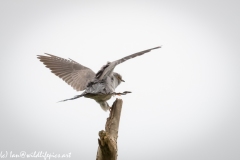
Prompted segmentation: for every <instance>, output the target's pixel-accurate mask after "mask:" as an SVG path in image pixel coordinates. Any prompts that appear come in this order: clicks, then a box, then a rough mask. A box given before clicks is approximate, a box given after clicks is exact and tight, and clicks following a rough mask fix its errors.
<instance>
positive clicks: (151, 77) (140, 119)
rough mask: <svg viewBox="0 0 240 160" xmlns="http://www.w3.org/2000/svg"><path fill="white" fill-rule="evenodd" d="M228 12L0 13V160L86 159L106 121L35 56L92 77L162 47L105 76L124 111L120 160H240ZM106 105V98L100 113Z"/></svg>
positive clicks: (29, 9) (18, 4)
mask: <svg viewBox="0 0 240 160" xmlns="http://www.w3.org/2000/svg"><path fill="white" fill-rule="evenodd" d="M239 7H240V4H239V2H238V1H236V0H235V1H234V0H228V1H225V0H224V1H214V0H201V1H190V0H189V1H187V0H180V1H173V0H172V1H171V0H168V1H158V0H152V1H151V0H146V1H104V0H102V1H87V0H86V1H80V0H79V1H73V0H72V1H49V0H48V1H46V0H41V1H40V0H39V1H30V0H22V1H17V0H15V1H12V0H5V1H4V0H2V1H1V2H0V20H1V21H0V24H1V25H0V44H1V45H0V54H1V59H0V62H1V69H0V73H1V80H0V87H1V91H0V94H1V99H0V106H1V108H0V127H1V132H0V141H1V143H0V152H1V151H3V152H5V151H13V152H14V153H19V152H20V151H26V152H28V153H31V152H34V151H48V152H49V153H59V154H64V153H69V152H71V155H72V157H71V159H73V160H77V159H78V160H80V159H82V160H91V159H95V157H96V152H97V138H98V132H99V131H100V130H102V129H104V126H105V122H106V118H107V117H108V113H107V112H103V111H102V110H101V108H100V107H99V106H98V104H96V103H95V102H94V101H93V100H90V99H86V98H81V99H77V100H74V101H68V102H64V103H56V102H57V101H59V100H62V99H66V98H71V97H73V96H75V95H77V94H80V93H79V92H76V91H75V90H73V89H72V88H71V87H70V86H69V85H67V84H66V83H65V82H63V81H62V80H61V79H59V78H58V77H56V76H55V75H54V74H52V73H51V72H50V71H49V69H47V68H45V67H44V65H43V64H42V63H40V62H39V61H38V59H37V58H36V55H40V54H41V55H42V54H44V53H50V54H54V55H57V56H60V57H63V58H71V59H73V60H75V61H77V62H79V63H81V64H83V65H85V66H87V67H89V68H91V69H92V70H93V71H95V72H97V71H98V69H100V68H101V66H102V65H104V64H105V63H106V62H107V61H114V60H116V59H119V58H122V57H124V56H127V55H129V54H132V53H135V52H138V51H141V50H145V49H149V48H152V47H156V46H159V45H162V48H161V49H158V50H154V51H152V52H150V53H147V54H145V55H143V56H141V57H137V58H135V59H131V60H129V61H127V62H124V63H123V64H121V65H119V66H117V67H116V69H115V71H116V72H118V73H120V74H121V75H122V76H123V79H124V80H125V81H126V82H125V83H122V84H121V85H120V86H119V87H118V88H117V90H116V91H132V94H129V95H127V96H122V97H121V98H122V99H123V109H122V115H121V122H120V128H119V138H118V150H119V152H118V154H119V156H118V159H119V160H132V159H137V160H146V159H151V160H155V159H162V160H193V159H194V160H226V159H228V160H239V159H240V153H239V151H240V136H239V135H240V129H239V126H240V123H239V122H240V118H239V116H240V114H239V112H240V109H239V105H240V100H239V97H240V91H239V89H240V85H239V81H240V77H239V60H240V57H239V51H240V49H239V42H240V32H239V28H240V21H239V16H240V12H239ZM114 100H115V98H112V99H111V100H110V101H109V103H110V104H112V102H113V101H114Z"/></svg>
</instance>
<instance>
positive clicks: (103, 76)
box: [38, 47, 160, 111]
mask: <svg viewBox="0 0 240 160" xmlns="http://www.w3.org/2000/svg"><path fill="white" fill-rule="evenodd" d="M157 48H160V47H155V48H151V49H148V50H144V51H141V52H137V53H134V54H131V55H129V56H126V57H124V58H121V59H119V60H116V61H113V62H108V63H107V64H106V65H104V66H103V67H102V68H101V69H100V70H99V71H98V72H97V73H96V74H95V73H94V72H93V71H92V70H91V69H89V68H87V67H85V66H83V65H81V64H79V63H77V62H76V61H74V60H72V59H69V60H67V59H64V58H61V57H57V56H54V55H51V54H47V53H45V54H46V55H47V56H45V55H44V56H43V55H38V59H40V61H41V62H43V64H45V66H46V67H47V68H49V69H50V70H51V71H52V73H54V74H55V75H56V76H58V77H60V78H61V79H63V80H64V81H65V82H66V83H68V84H69V85H71V86H72V87H73V88H74V89H75V90H77V91H82V90H85V91H84V92H83V93H82V94H80V95H77V96H75V97H73V98H70V99H66V100H73V99H77V98H80V97H82V96H84V97H86V98H91V99H94V100H95V101H96V102H97V103H99V104H100V106H101V107H102V109H103V110H105V111H106V110H108V109H109V105H108V103H107V100H109V99H110V98H111V97H112V96H113V95H125V94H127V93H131V92H128V91H125V92H123V93H116V92H115V89H116V87H117V86H118V85H119V84H120V83H121V82H124V81H123V80H122V76H121V75H120V74H118V73H115V72H113V70H114V68H115V67H116V66H117V65H118V64H120V63H123V62H125V61H126V60H129V59H131V58H134V57H136V56H140V55H143V54H145V53H147V52H150V51H151V50H153V49H157ZM66 100H63V101H66Z"/></svg>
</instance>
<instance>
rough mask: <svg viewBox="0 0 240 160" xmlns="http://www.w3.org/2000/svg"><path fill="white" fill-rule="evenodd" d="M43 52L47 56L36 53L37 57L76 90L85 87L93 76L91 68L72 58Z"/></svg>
mask: <svg viewBox="0 0 240 160" xmlns="http://www.w3.org/2000/svg"><path fill="white" fill-rule="evenodd" d="M45 54H46V55H48V56H42V55H38V59H40V61H41V62H43V64H45V65H46V67H47V68H49V69H50V70H51V71H52V73H54V74H55V75H56V76H58V77H59V78H61V79H63V80H64V81H65V82H66V83H67V84H69V85H71V86H72V87H73V88H74V89H75V90H77V91H82V90H84V89H86V86H87V84H88V83H89V82H90V81H91V80H93V79H94V77H95V73H94V72H93V71H92V70H91V69H89V68H87V67H85V66H83V65H81V64H79V63H77V62H76V61H74V60H71V59H69V60H68V59H64V58H61V57H57V56H54V55H51V54H47V53H45Z"/></svg>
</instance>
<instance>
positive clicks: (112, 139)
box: [97, 99, 123, 160]
mask: <svg viewBox="0 0 240 160" xmlns="http://www.w3.org/2000/svg"><path fill="white" fill-rule="evenodd" d="M122 103H123V101H122V99H116V100H115V101H114V103H113V105H112V108H111V111H110V114H109V117H108V118H107V122H106V125H105V131H103V130H102V131H99V137H100V138H99V139H98V145H99V146H98V151H97V160H117V156H118V155H117V152H118V149H117V138H118V128H119V122H120V116H121V110H122Z"/></svg>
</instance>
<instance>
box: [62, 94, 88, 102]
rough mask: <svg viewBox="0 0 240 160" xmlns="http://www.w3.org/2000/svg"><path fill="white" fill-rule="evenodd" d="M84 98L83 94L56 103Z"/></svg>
mask: <svg viewBox="0 0 240 160" xmlns="http://www.w3.org/2000/svg"><path fill="white" fill-rule="evenodd" d="M82 96H84V95H83V94H80V95H76V96H74V97H73V98H69V99H64V100H61V101H58V102H65V101H68V100H74V99H77V98H80V97H82Z"/></svg>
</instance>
